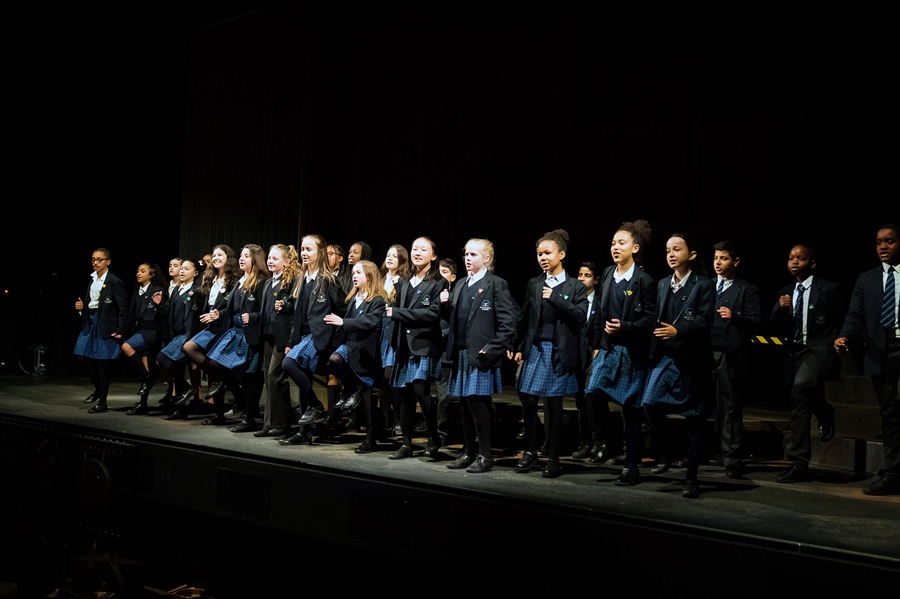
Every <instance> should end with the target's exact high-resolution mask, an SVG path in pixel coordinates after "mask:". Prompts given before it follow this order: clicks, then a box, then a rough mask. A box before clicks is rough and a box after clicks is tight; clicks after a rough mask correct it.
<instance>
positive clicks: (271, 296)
mask: <svg viewBox="0 0 900 599" xmlns="http://www.w3.org/2000/svg"><path fill="white" fill-rule="evenodd" d="M297 281H298V280H297V279H293V280H292V281H291V283H289V284H285V282H284V275H283V274H282V275H281V276H278V277H272V278H269V279H266V282H265V285H264V286H263V290H262V293H261V296H262V299H261V306H260V319H261V331H262V339H263V372H264V373H265V377H266V379H265V384H266V399H265V405H266V410H265V415H264V420H263V430H262V432H261V433H259V436H266V435H268V433H269V431H270V430H272V429H273V428H275V433H274V434H275V435H277V434H278V433H281V432H283V431H282V430H278V429H277V428H276V427H273V426H272V420H271V417H272V413H274V412H278V413H279V414H283V413H289V412H290V410H291V387H290V381H289V379H288V377H287V375H286V374H285V373H284V367H283V364H284V358H285V351H284V350H285V348H286V347H287V346H288V343H289V342H290V339H291V321H292V319H291V315H290V314H287V313H285V311H284V310H281V311H276V310H275V302H276V301H282V302H284V303H285V304H288V303H290V302H291V301H292V300H291V292H292V291H293V289H294V285H296V284H297ZM275 405H277V406H278V407H277V408H276V407H274V406H275Z"/></svg>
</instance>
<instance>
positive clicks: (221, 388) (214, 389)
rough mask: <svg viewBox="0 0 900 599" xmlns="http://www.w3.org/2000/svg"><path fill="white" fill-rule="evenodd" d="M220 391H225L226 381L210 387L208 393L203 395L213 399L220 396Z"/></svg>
mask: <svg viewBox="0 0 900 599" xmlns="http://www.w3.org/2000/svg"><path fill="white" fill-rule="evenodd" d="M219 393H225V383H216V384H215V385H213V386H212V387H210V388H209V391H208V392H207V393H206V395H204V396H203V399H212V398H214V397H216V396H218V395H219Z"/></svg>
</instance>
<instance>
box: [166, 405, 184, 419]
mask: <svg viewBox="0 0 900 599" xmlns="http://www.w3.org/2000/svg"><path fill="white" fill-rule="evenodd" d="M189 413H190V411H189V410H188V409H187V408H186V407H184V406H181V407H179V408H176V409H175V411H174V412H172V413H171V414H167V415H166V420H187V417H188V414H189Z"/></svg>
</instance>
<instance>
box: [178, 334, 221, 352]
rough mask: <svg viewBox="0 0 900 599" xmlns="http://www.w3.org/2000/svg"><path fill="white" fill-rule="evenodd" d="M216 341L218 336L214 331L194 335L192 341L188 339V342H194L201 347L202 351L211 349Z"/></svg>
mask: <svg viewBox="0 0 900 599" xmlns="http://www.w3.org/2000/svg"><path fill="white" fill-rule="evenodd" d="M215 340H216V334H215V333H213V332H212V331H208V330H202V331H200V332H199V333H197V334H196V335H194V336H193V337H191V338H190V339H188V341H193V342H194V343H196V344H197V345H199V346H200V349H202V350H203V351H208V350H209V347H210V346H211V345H212V344H213V341H215ZM185 343H187V341H185Z"/></svg>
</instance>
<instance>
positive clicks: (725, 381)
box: [711, 240, 761, 478]
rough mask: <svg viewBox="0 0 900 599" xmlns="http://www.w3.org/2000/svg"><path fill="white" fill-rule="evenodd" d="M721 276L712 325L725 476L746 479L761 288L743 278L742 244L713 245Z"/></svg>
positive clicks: (717, 284) (717, 280)
mask: <svg viewBox="0 0 900 599" xmlns="http://www.w3.org/2000/svg"><path fill="white" fill-rule="evenodd" d="M713 250H714V251H715V255H714V257H713V268H714V270H715V271H716V309H715V312H714V314H713V322H712V333H711V336H712V346H713V359H714V360H715V370H714V373H715V377H716V432H717V434H718V437H719V444H720V446H721V451H722V461H723V463H724V465H725V476H727V477H728V478H740V477H741V476H742V474H743V472H744V465H743V463H742V462H741V458H740V449H741V433H742V431H743V427H744V394H745V388H746V380H747V377H748V376H749V372H748V368H747V362H748V356H747V353H748V351H749V349H750V337H751V336H752V335H753V333H754V332H755V331H757V330H758V329H759V327H760V324H761V323H760V316H759V313H760V307H759V289H758V288H757V287H756V285H751V284H750V283H748V282H747V281H744V280H743V279H741V278H739V277H738V276H737V267H738V265H740V263H741V257H740V255H739V254H738V248H737V244H736V243H734V242H733V241H729V240H725V241H720V242H719V243H717V244H716V245H715V246H713Z"/></svg>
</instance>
